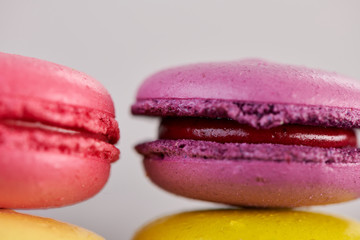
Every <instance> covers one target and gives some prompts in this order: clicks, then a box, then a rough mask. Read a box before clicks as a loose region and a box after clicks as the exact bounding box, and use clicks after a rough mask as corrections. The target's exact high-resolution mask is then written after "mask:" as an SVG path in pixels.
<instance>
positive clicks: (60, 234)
mask: <svg viewBox="0 0 360 240" xmlns="http://www.w3.org/2000/svg"><path fill="white" fill-rule="evenodd" d="M0 239H2V240H14V239H21V240H49V239H52V240H65V239H66V240H101V239H102V240H104V238H102V237H100V236H99V235H97V234H95V233H93V232H90V231H88V230H86V229H83V228H80V227H77V226H74V225H71V224H67V223H63V222H58V221H56V220H53V219H50V218H42V217H36V216H32V215H27V214H22V213H17V212H15V211H13V210H6V209H0Z"/></svg>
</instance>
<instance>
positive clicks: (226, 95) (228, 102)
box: [132, 59, 360, 128]
mask: <svg viewBox="0 0 360 240" xmlns="http://www.w3.org/2000/svg"><path fill="white" fill-rule="evenodd" d="M359 98H360V82H358V81H356V80H353V79H350V78H347V77H343V76H340V75H338V74H336V73H330V72H326V71H321V70H313V69H309V68H306V67H300V66H291V65H283V64H277V63H271V62H267V61H264V60H258V59H247V60H240V61H234V62H222V63H200V64H192V65H186V66H181V67H176V68H170V69H167V70H164V71H161V72H158V73H156V74H154V75H152V76H150V77H149V78H148V79H146V80H145V82H144V83H143V84H142V85H141V87H140V89H139V91H138V93H137V101H136V103H135V104H134V105H133V106H132V113H133V114H137V115H148V116H177V117H183V116H191V117H209V118H229V119H233V120H236V121H238V122H239V123H241V124H248V125H251V126H253V127H255V128H271V127H275V126H279V125H282V124H301V125H313V126H317V125H321V126H325V127H340V128H354V127H360V121H359V120H358V119H360V102H359V101H358V99H359Z"/></svg>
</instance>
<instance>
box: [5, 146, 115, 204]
mask: <svg viewBox="0 0 360 240" xmlns="http://www.w3.org/2000/svg"><path fill="white" fill-rule="evenodd" d="M0 152H6V155H5V156H2V157H1V159H0V193H1V199H0V206H1V207H2V208H48V207H58V206H64V205H69V204H73V203H76V202H78V201H82V200H85V199H87V198H89V197H91V196H93V195H95V194H96V193H97V192H99V191H100V190H101V189H102V187H103V186H104V185H105V183H106V181H107V179H108V177H109V172H110V163H109V162H108V161H106V160H100V159H84V158H82V157H79V156H69V155H60V154H58V153H52V152H22V151H15V150H13V151H11V152H9V150H8V149H5V150H1V148H0ZM10 163H11V164H10Z"/></svg>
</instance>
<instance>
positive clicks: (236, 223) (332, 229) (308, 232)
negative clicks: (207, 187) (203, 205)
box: [133, 210, 360, 240]
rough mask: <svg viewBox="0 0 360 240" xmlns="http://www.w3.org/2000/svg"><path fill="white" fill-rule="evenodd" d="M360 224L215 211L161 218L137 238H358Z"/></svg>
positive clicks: (304, 215)
mask: <svg viewBox="0 0 360 240" xmlns="http://www.w3.org/2000/svg"><path fill="white" fill-rule="evenodd" d="M359 238H360V224H359V223H358V222H355V221H351V220H346V219H342V218H338V217H334V216H329V215H324V214H319V213H311V212H301V211H290V210H213V211H196V212H185V213H180V214H176V215H172V216H167V217H163V218H160V219H158V220H156V221H154V222H152V223H150V224H148V225H147V226H145V227H144V228H142V229H141V230H140V231H139V232H138V233H137V234H136V235H135V236H134V238H133V240H155V239H156V240H169V239H178V240H182V239H184V240H185V239H186V240H195V239H196V240H199V239H202V240H218V239H227V240H239V239H242V240H273V239H289V240H297V239H298V240H305V239H309V240H310V239H316V240H322V239H324V240H328V239H333V240H352V239H353V240H355V239H359Z"/></svg>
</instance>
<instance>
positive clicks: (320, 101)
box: [132, 59, 360, 207]
mask: <svg viewBox="0 0 360 240" xmlns="http://www.w3.org/2000/svg"><path fill="white" fill-rule="evenodd" d="M358 99H360V83H359V82H357V81H356V80H353V79H349V78H346V77H343V76H340V75H338V74H336V73H330V72H325V71H320V70H313V69H309V68H305V67H299V66H291V65H282V64H276V63H270V62H267V61H263V60H257V59H250V60H241V61H233V62H222V63H202V64H192V65H187V66H182V67H176V68H171V69H167V70H164V71H161V72H158V73H156V74H154V75H152V76H151V77H149V78H148V79H147V80H146V81H145V82H144V83H143V85H142V86H141V87H140V89H139V91H138V93H137V98H136V103H135V104H134V105H133V106H132V113H133V114H135V115H146V116H159V117H161V118H162V119H163V123H162V125H161V127H160V134H159V137H160V139H159V140H156V141H153V142H146V143H143V144H140V145H138V146H136V150H137V151H138V152H139V153H140V154H142V155H143V156H144V165H145V169H146V173H147V175H148V176H149V177H150V179H151V180H152V181H153V182H154V183H155V184H157V185H158V186H160V187H162V188H163V189H165V190H167V191H170V192H172V193H175V194H178V195H182V196H185V197H189V198H194V199H200V200H206V201H212V202H219V203H225V204H231V205H239V206H260V207H297V206H309V205H321V204H330V203H337V202H343V201H348V200H352V199H355V198H358V197H360V174H359V172H360V151H359V150H358V148H357V147H356V142H355V140H354V139H355V133H352V132H353V130H352V129H353V128H357V127H359V126H360V101H358ZM168 119H170V120H168ZM189 119H190V120H189ZM194 119H195V120H194ZM169 122H170V123H171V124H170V123H169ZM202 122H203V123H204V125H207V130H206V131H207V132H206V131H205V132H204V129H203V128H202V127H201V126H200V125H201V124H202ZM227 122H228V123H227ZM223 123H225V125H224V127H223V129H228V130H227V132H226V131H225V132H226V134H230V135H231V137H230V138H229V136H225V137H224V136H223V132H224V131H223V130H221V126H222V124H223ZM237 125H239V127H238V126H237ZM199 126H200V127H199ZM219 126H220V127H219ZM214 129H215V130H214ZM229 129H230V130H229ZM234 129H235V130H234ZM299 129H300V130H299ZM303 129H305V130H303ZM296 131H301V133H299V134H297V133H294V132H296ZM330 131H331V134H330V133H329V134H328V132H330ZM347 131H348V132H350V133H348V132H347ZM179 132H180V133H181V134H180V135H179V134H178V133H179ZM233 132H236V133H235V135H236V134H237V135H236V136H235V137H233ZM239 132H240V133H241V134H240V135H241V136H240V135H239V134H238V133H239ZM337 132H339V133H338V135H336V133H337ZM344 132H346V133H345V134H344ZM173 133H174V134H173ZM333 133H334V134H333ZM318 134H320V135H318ZM352 134H353V135H352ZM175 135H176V136H178V137H176V136H175ZM210 135H211V136H210ZM238 135H239V136H240V137H239V136H238ZM300 135H301V137H300V138H299V136H300ZM330 135H331V136H330ZM174 136H175V137H174ZM209 136H210V137H209ZM219 136H220V137H219ZM252 136H254V137H252ZM349 136H350V137H349ZM252 138H254V139H256V140H253V139H252ZM297 138H299V139H300V140H297ZM350 138H351V139H352V140H349V139H350ZM226 139H230V140H229V142H227V140H226ZM249 139H250V140H249ZM274 139H275V140H274ZM294 139H295V140H294ZM319 139H320V140H319ZM344 139H345V140H344ZM322 141H325V142H326V143H325V144H323V143H322ZM336 141H338V142H340V144H338V145H336V144H335V145H334V144H333V143H332V142H336ZM328 142H330V143H329V144H328ZM350 142H351V144H350Z"/></svg>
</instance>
